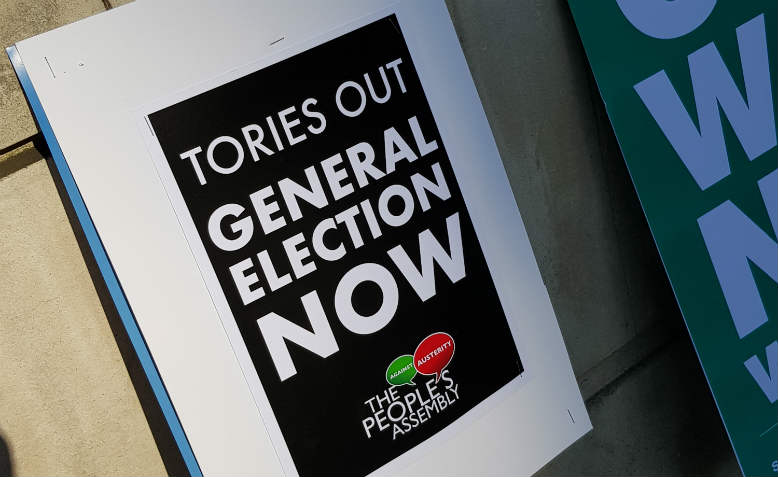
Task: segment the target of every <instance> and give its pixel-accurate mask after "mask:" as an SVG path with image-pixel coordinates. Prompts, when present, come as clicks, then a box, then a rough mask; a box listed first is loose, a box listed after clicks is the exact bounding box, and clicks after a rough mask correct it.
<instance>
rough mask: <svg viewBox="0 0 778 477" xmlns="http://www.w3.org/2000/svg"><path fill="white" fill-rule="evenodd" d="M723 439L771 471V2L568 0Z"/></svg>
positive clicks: (776, 197)
mask: <svg viewBox="0 0 778 477" xmlns="http://www.w3.org/2000/svg"><path fill="white" fill-rule="evenodd" d="M569 3H570V8H571V10H572V12H573V17H574V18H575V22H576V24H577V26H578V30H579V32H580V34H581V38H582V39H583V44H584V47H585V49H586V53H587V55H588V57H589V62H590V63H591V66H592V70H593V72H594V75H595V77H596V80H597V84H598V86H599V89H600V92H601V94H602V97H603V100H604V102H605V105H606V108H607V111H608V115H609V117H610V120H611V122H612V124H613V128H614V130H615V132H616V136H617V137H618V140H619V144H620V145H621V149H622V152H623V154H624V158H625V160H626V161H627V166H628V167H629V171H630V174H631V175H632V179H633V182H634V184H635V188H636V189H637V192H638V196H639V197H640V201H641V203H642V205H643V209H644V211H645V213H646V217H647V219H648V223H649V225H650V227H651V231H652V233H653V235H654V240H655V241H656V244H657V246H658V248H659V252H660V254H661V257H662V260H663V262H664V265H665V269H666V270H667V274H668V276H669V277H670V282H671V283H672V286H673V290H674V291H675V295H676V298H677V300H678V304H679V305H680V307H681V311H682V312H683V316H684V319H685V320H686V325H687V327H688V329H689V333H690V334H691V337H692V340H693V341H694V345H695V347H696V349H697V354H698V356H699V358H700V362H701V363H702V367H703V369H704V371H705V375H706V376H707V378H708V382H709V384H710V388H711V390H712V391H713V395H714V397H715V399H716V403H717V404H718V407H719V411H720V412H721V417H722V419H723V420H724V424H725V426H726V428H727V432H728V433H729V437H730V440H731V441H732V445H733V447H734V449H735V453H736V455H737V457H738V461H739V462H740V466H741V468H742V470H743V472H744V473H745V474H746V475H775V474H776V472H778V461H776V454H778V431H777V430H776V418H777V417H778V412H777V410H776V394H778V376H777V375H778V371H777V370H776V368H778V343H777V342H776V337H777V336H778V327H777V326H776V314H777V311H778V294H777V293H776V289H777V287H776V280H778V246H777V245H776V228H777V226H776V221H777V220H776V216H777V215H778V213H777V210H776V209H778V193H777V190H778V172H777V171H776V168H778V149H777V148H776V126H775V125H776V102H775V100H776V97H778V95H777V94H776V74H777V73H776V71H777V70H776V58H778V53H777V52H776V44H777V43H778V42H776V39H777V35H776V19H777V18H778V14H777V12H776V10H777V7H778V2H776V1H775V0H764V1H762V0H748V1H739V2H738V1H731V0H727V1H725V0H718V2H717V1H716V0H675V1H666V0H598V1H591V0H569Z"/></svg>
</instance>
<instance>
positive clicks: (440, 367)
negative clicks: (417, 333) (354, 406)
mask: <svg viewBox="0 0 778 477" xmlns="http://www.w3.org/2000/svg"><path fill="white" fill-rule="evenodd" d="M453 357H454V338H452V337H451V335H449V334H448V333H443V332H438V333H433V334H431V335H429V336H427V337H426V338H424V339H423V340H422V341H421V343H419V345H418V346H417V347H416V350H415V351H414V353H413V354H412V355H410V354H404V355H401V356H398V357H397V358H395V359H394V360H393V361H392V362H391V363H390V364H389V367H388V368H387V369H386V382H387V383H389V388H387V389H385V390H384V391H383V392H382V393H380V394H377V395H375V396H373V397H371V398H370V399H368V400H367V401H365V403H364V404H365V406H367V407H368V409H369V412H370V415H369V416H368V417H366V418H364V419H363V420H362V427H363V428H364V430H365V434H366V436H367V438H368V439H371V438H373V436H375V435H376V433H380V432H384V431H388V430H389V429H391V430H392V440H394V439H397V437H398V436H402V435H404V434H406V433H408V432H411V431H413V430H414V429H416V428H417V427H419V426H421V425H423V424H424V423H425V422H427V421H429V420H430V419H433V418H434V417H435V416H437V415H438V414H440V413H441V412H443V411H445V410H446V409H448V408H449V407H450V406H452V405H453V404H454V403H455V402H456V401H457V400H458V399H459V384H457V383H455V382H454V380H453V379H452V378H451V376H450V374H449V371H448V370H447V369H445V368H446V366H448V364H449V363H450V362H451V359H452V358H453ZM419 374H421V375H427V376H434V378H430V379H428V380H426V381H425V382H424V385H423V386H416V383H414V382H413V379H414V378H415V377H416V376H417V375H419ZM441 380H442V381H443V382H442V383H441V382H440V381H441ZM403 385H407V386H408V389H406V390H405V392H404V394H401V392H400V388H401V386H403Z"/></svg>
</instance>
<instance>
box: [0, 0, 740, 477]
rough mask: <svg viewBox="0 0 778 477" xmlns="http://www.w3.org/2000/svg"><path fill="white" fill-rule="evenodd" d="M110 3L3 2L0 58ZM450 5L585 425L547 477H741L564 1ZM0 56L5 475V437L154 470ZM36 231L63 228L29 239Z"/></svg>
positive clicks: (16, 445) (115, 466)
mask: <svg viewBox="0 0 778 477" xmlns="http://www.w3.org/2000/svg"><path fill="white" fill-rule="evenodd" d="M602 1H614V0H602ZM115 3H116V2H113V1H111V2H105V1H102V2H100V1H94V0H49V1H47V2H39V1H37V0H35V1H33V0H29V1H24V0H0V32H1V33H0V39H2V40H3V42H4V43H5V44H4V45H3V46H7V44H10V43H12V42H13V41H18V40H20V39H22V38H24V37H27V36H31V35H33V34H36V33H39V32H42V31H44V30H47V29H50V28H54V27H56V26H58V25H61V24H64V23H67V22H70V21H74V20H76V19H78V18H82V17H84V16H88V15H91V14H93V13H94V12H96V11H100V10H102V9H103V7H106V6H107V7H110V6H111V4H115ZM122 3H123V2H122ZM447 5H448V7H449V11H450V13H451V16H452V19H453V21H454V25H455V28H456V30H457V34H458V36H459V39H460V42H461V44H462V48H463V50H464V52H465V56H466V58H467V61H468V64H469V66H470V70H471V73H472V75H473V79H474V81H475V84H476V87H477V89H478V92H479V95H480V97H481V100H482V102H483V105H484V109H485V111H486V115H487V117H488V119H489V122H490V124H491V127H492V130H493V132H494V136H495V139H496V141H497V145H498V147H499V149H500V153H501V155H502V159H503V162H504V165H505V169H506V171H507V173H508V176H509V179H510V182H511V186H512V188H513V192H514V195H515V198H516V202H517V204H518V206H519V208H520V210H521V213H522V217H523V219H524V222H525V224H526V228H527V231H528V233H529V237H530V241H531V243H532V247H533V249H534V251H535V255H536V257H537V260H538V265H539V267H540V271H541V274H542V276H543V280H544V282H545V284H546V286H547V288H548V291H549V295H550V297H551V301H552V304H553V306H554V310H555V312H556V315H557V319H558V321H559V325H560V328H561V330H562V334H563V336H564V339H565V343H566V345H567V348H568V351H569V353H570V358H571V361H572V364H573V368H574V370H575V373H576V376H577V378H578V380H579V383H580V385H581V389H582V393H583V395H584V398H585V399H586V400H587V406H588V408H589V411H590V413H591V416H592V420H593V424H594V426H595V429H594V431H592V432H591V433H590V434H588V435H587V436H586V437H584V438H583V439H581V440H580V441H579V442H577V443H576V444H574V445H573V446H571V447H570V448H569V449H568V450H567V451H565V452H564V453H563V454H562V455H560V456H559V457H558V458H557V459H555V460H554V461H552V462H551V463H550V464H549V465H548V466H546V467H545V468H544V469H543V470H542V471H541V472H540V473H541V475H582V474H585V475H626V474H683V475H690V474H707V475H714V474H715V475H734V474H736V473H737V472H738V470H737V464H736V462H735V461H734V457H733V454H732V451H731V449H730V447H729V444H728V442H727V440H726V435H725V434H724V430H723V428H722V426H721V423H720V420H719V417H718V414H717V412H716V409H715V406H714V403H713V401H712V398H711V396H710V393H709V391H708V389H707V386H706V383H705V380H704V377H703V376H702V373H701V371H700V367H699V364H698V363H697V360H696V356H695V354H694V351H693V348H692V347H691V343H690V341H689V338H688V335H687V334H686V331H685V328H684V326H683V321H682V317H681V316H680V313H679V311H678V309H677V306H676V305H675V301H674V298H673V295H672V292H671V290H670V287H669V284H668V281H667V278H666V276H665V274H664V271H663V269H662V265H661V262H660V260H659V257H658V255H657V252H656V248H655V246H654V244H653V241H652V239H651V236H650V232H649V230H648V227H647V225H646V222H645V220H644V218H643V213H642V210H641V209H640V205H639V203H638V200H637V197H636V195H635V192H634V189H633V188H632V184H631V181H630V179H629V175H628V172H627V170H626V166H625V164H624V161H623V159H622V157H621V156H620V152H619V149H618V145H617V143H616V141H615V138H614V137H613V132H612V129H611V127H610V124H609V122H608V120H607V117H606V115H605V110H604V107H603V105H602V102H601V100H600V97H599V94H598V92H597V89H596V85H595V84H594V80H593V78H592V76H591V73H590V71H589V68H588V65H587V62H586V58H585V55H584V52H583V49H582V47H581V44H580V40H579V38H578V34H577V31H576V30H575V25H574V24H573V21H572V18H571V16H570V13H569V10H568V7H567V4H566V2H565V1H564V0H545V1H540V0H538V1H529V0H514V1H508V0H504V1H503V0H482V1H475V0H469V1H465V0H447ZM41 9H42V10H41ZM3 61H4V62H5V63H3V65H1V67H0V73H1V74H0V104H1V105H2V108H0V125H2V128H0V198H3V202H2V203H0V214H1V215H2V216H3V217H4V219H3V220H0V227H2V230H0V236H2V237H5V238H7V239H8V240H4V241H2V242H0V265H2V267H3V268H2V269H0V274H1V275H2V276H3V277H4V279H3V280H0V281H2V283H3V293H2V297H3V301H2V302H1V303H0V330H2V333H3V337H0V344H2V346H0V359H3V361H2V362H1V363H0V365H1V366H3V372H0V473H3V470H4V469H7V466H6V464H7V463H8V459H5V462H3V461H4V458H3V455H4V452H5V451H4V450H3V449H2V447H3V446H2V445H1V444H3V441H4V442H5V445H6V446H7V448H8V451H9V452H8V453H9V454H10V460H11V464H12V465H13V467H12V470H13V472H14V473H15V474H18V475H27V474H62V473H66V474H90V473H98V474H108V473H116V474H132V473H159V472H161V471H162V469H163V467H162V463H161V461H160V458H159V455H158V453H157V452H156V448H155V447H154V441H153V439H152V437H151V435H150V433H149V430H148V426H147V425H146V422H145V420H144V415H143V413H142V412H141V410H140V409H139V406H138V402H137V399H135V396H134V389H133V387H132V383H131V382H130V380H129V379H128V376H127V371H126V369H125V368H124V365H123V363H122V360H121V359H120V356H119V353H118V351H117V349H116V344H115V343H114V342H113V341H112V340H113V336H112V334H111V332H110V328H109V326H108V324H107V322H106V318H105V314H104V312H103V310H102V308H101V307H100V305H99V302H98V300H97V299H96V295H95V291H94V286H93V284H92V283H91V282H90V280H89V279H88V274H86V272H85V267H84V266H83V263H84V260H83V258H82V257H81V255H80V252H79V251H78V247H77V246H76V243H75V240H74V236H73V232H72V230H70V229H69V228H68V227H67V226H64V227H63V226H62V225H63V224H65V225H66V224H67V222H66V221H67V218H66V216H65V212H64V210H63V208H62V206H61V204H59V203H58V201H57V200H56V193H55V188H54V185H53V182H52V181H51V176H50V173H49V170H48V168H46V167H42V164H43V163H42V161H43V160H44V159H42V158H41V156H40V154H39V152H41V153H44V154H45V153H46V151H45V146H42V142H41V141H40V136H39V135H36V130H35V128H34V122H33V121H32V119H31V117H30V116H29V111H28V109H27V106H26V104H25V102H24V99H23V97H22V96H21V94H20V92H19V90H18V85H17V84H16V82H15V79H14V78H13V76H12V75H9V71H10V70H9V65H7V59H5V58H3ZM31 135H33V136H32V138H37V140H36V141H35V142H34V143H33V142H31V139H32V138H31ZM36 146H37V149H38V151H36ZM52 198H54V199H52ZM41 224H49V225H50V224H59V225H58V226H56V227H53V226H47V227H48V228H46V231H47V235H46V236H35V233H34V231H35V230H39V229H40V228H41V226H42V225H41ZM33 236H35V240H32V239H25V237H33ZM46 244H50V245H51V246H50V247H47V246H46ZM63 244H65V245H63ZM40 250H44V251H45V253H44V255H45V257H44V259H42V258H41V253H40ZM32 265H34V267H33V266H32ZM31 271H34V272H35V274H36V275H35V276H31V275H30V273H31ZM63 297H67V299H63ZM61 317H67V332H68V333H70V334H71V335H72V336H73V337H78V336H89V337H91V338H90V340H91V342H86V341H83V340H78V339H71V340H69V341H68V342H67V346H63V345H62V342H61V335H62V332H61V328H58V327H57V326H51V324H50V322H54V321H56V320H58V319H61ZM25 336H33V337H35V339H23V338H24V337H25ZM95 340H97V341H98V342H99V343H98V346H96V345H95V343H94V341H95ZM52 343H54V344H56V345H57V346H59V348H57V349H60V350H61V351H60V352H57V353H52V352H51V347H52ZM95 356H98V357H95ZM95 359H99V360H100V361H101V363H102V364H101V366H95V365H94V361H95ZM46 360H51V362H50V363H48V362H47V361H46ZM9 363H10V364H9ZM51 373H55V374H56V376H57V379H56V380H53V379H52V377H51V376H50V375H51ZM67 373H72V376H84V375H85V373H86V375H88V376H89V380H90V383H91V384H90V387H89V389H84V388H83V387H79V384H80V383H79V380H80V381H83V379H81V378H79V379H71V380H68V379H62V378H61V377H62V376H63V375H67ZM22 377H23V379H22ZM35 383H54V385H55V387H54V388H50V389H46V390H44V389H43V388H41V387H40V386H39V385H36V384H35ZM36 390H37V391H36ZM44 391H45V392H44ZM30 393H32V395H31V394H30ZM36 393H37V394H36ZM52 396H57V397H56V398H53V397H52ZM105 399H110V400H115V401H116V402H121V403H123V406H124V408H122V412H121V413H116V412H111V408H110V406H109V407H99V408H98V411H99V412H94V410H95V407H94V403H96V402H97V403H102V402H104V401H105ZM41 409H45V413H43V412H41ZM11 416H24V418H18V417H14V418H12V417H11ZM47 416H49V417H47ZM50 416H57V417H58V419H54V420H52V419H51V418H50ZM70 416H78V420H76V421H73V418H72V417H70ZM62 429H66V430H67V432H68V433H70V435H71V436H75V439H74V438H68V437H70V436H68V437H65V438H63V437H62V435H61V434H62V433H63V432H64V431H62ZM128 430H132V432H129V431H128ZM79 432H81V433H86V434H85V436H84V437H83V438H79V437H78V436H79V435H80V434H78V433H79ZM87 434H88V439H89V440H88V446H87V447H84V443H85V442H86V441H85V440H84V439H87V437H86V435H87ZM52 442H56V446H53V445H52ZM41 456H45V458H43V457H41ZM117 456H120V457H121V458H117Z"/></svg>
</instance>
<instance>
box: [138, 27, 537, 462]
mask: <svg viewBox="0 0 778 477" xmlns="http://www.w3.org/2000/svg"><path fill="white" fill-rule="evenodd" d="M428 87H429V88H434V87H435V86H434V85H428ZM457 120H458V121H468V118H466V117H463V118H457ZM149 121H150V123H151V125H152V127H153V131H154V133H155V134H156V137H157V140H158V141H159V144H160V146H161V148H162V151H163V152H164V155H165V158H166V160H167V164H168V165H169V167H170V170H171V172H172V175H173V177H174V178H175V181H176V184H177V186H178V189H179V191H180V194H181V196H182V197H183V200H184V202H185V204H186V207H187V209H188V212H189V215H190V216H191V220H192V222H193V223H194V226H195V228H196V229H197V232H198V234H199V240H201V241H202V244H203V246H204V248H205V251H206V253H207V258H206V257H200V258H199V259H200V260H203V261H205V263H201V264H200V266H201V268H202V267H207V266H211V267H213V270H214V272H215V274H216V277H217V278H218V282H219V285H220V288H221V290H211V294H212V295H213V294H214V293H223V294H224V295H225V297H226V300H227V303H228V304H229V309H230V311H231V314H232V317H233V318H234V320H235V322H236V324H237V327H238V329H239V330H240V334H241V336H242V339H243V342H244V343H245V346H246V348H247V350H248V353H249V355H250V357H251V360H252V364H253V367H254V369H255V370H256V373H257V374H258V376H259V378H260V381H261V383H262V386H263V388H264V391H265V393H266V395H267V398H268V400H269V403H270V406H271V408H272V411H273V413H274V415H275V418H276V420H277V422H278V424H279V426H280V429H281V432H282V434H283V439H284V441H285V444H286V446H288V449H289V452H290V453H291V456H292V459H293V461H294V464H295V466H296V468H297V470H298V472H299V473H300V474H303V475H310V474H365V473H368V472H370V471H372V470H375V469H377V468H378V467H380V466H381V465H383V464H385V463H387V462H389V461H390V460H392V459H393V458H395V457H397V456H399V455H400V454H402V453H404V452H405V451H407V450H409V449H411V448H412V447H414V446H416V445H418V444H419V443H421V442H423V441H424V440H426V439H428V438H429V437H431V436H433V435H434V434H435V433H437V432H438V431H440V430H441V429H443V428H444V427H446V426H448V425H449V424H451V423H452V422H453V421H455V420H456V419H457V418H459V417H460V416H462V415H463V414H464V413H466V412H467V411H468V410H470V409H472V408H473V407H474V406H475V405H477V404H478V403H480V402H481V401H483V400H484V399H485V398H487V397H488V396H490V395H491V394H493V393H494V392H495V391H497V390H498V389H500V388H501V387H502V386H504V385H505V384H507V383H508V382H509V381H511V380H512V379H513V378H515V377H516V376H518V375H519V374H520V373H521V372H522V371H523V366H522V363H521V361H520V359H519V355H518V352H517V349H516V346H515V344H514V341H513V338H512V336H511V332H510V329H509V327H508V323H507V321H506V317H505V314H504V312H503V309H502V306H501V304H500V300H499V298H498V296H497V292H496V290H495V286H494V283H493V281H492V277H491V275H490V273H489V270H488V268H487V265H486V261H485V259H484V256H483V253H482V251H481V247H480V245H479V241H478V237H477V236H476V234H475V231H474V229H473V225H472V222H471V219H470V216H469V214H468V211H467V206H466V204H465V201H464V200H463V198H462V194H461V192H460V190H459V186H458V185H457V180H456V177H455V176H454V172H453V170H452V167H451V164H450V162H449V157H448V155H447V152H446V146H445V144H444V143H443V141H442V140H441V137H440V134H439V132H438V129H437V126H436V122H435V117H434V116H433V114H432V112H431V111H430V107H429V105H428V103H427V100H426V97H425V94H424V91H423V89H422V85H421V83H420V81H419V78H418V76H417V72H416V69H415V67H414V63H413V60H412V58H411V56H410V53H409V51H408V48H407V46H406V43H405V40H404V38H403V35H402V32H401V28H400V25H399V23H398V21H397V19H396V17H395V16H394V15H392V16H389V17H386V18H383V19H381V20H378V21H376V22H374V23H371V24H369V25H367V26H364V27H362V28H359V29H357V30H355V31H352V32H350V33H347V34H345V35H343V36H340V37H338V38H336V39H333V40H331V41H328V42H326V43H323V44H321V45H319V46H316V47H314V48H311V49H309V50H307V51H305V52H303V53H300V54H297V55H295V56H292V57H290V58H288V59H286V60H283V61H281V62H278V63H276V64H273V65H271V66H268V67H265V68H263V69H261V70H259V71H256V72H254V73H251V74H248V75H246V76H244V77H241V78H239V79H237V80H234V81H232V82H229V83H226V84H224V85H222V86H219V87H217V88H214V89H212V90H210V91H207V92H205V93H202V94H199V95H197V96H194V97H192V98H190V99H187V100H185V101H181V102H179V103H178V104H175V105H173V106H170V107H167V108H165V109H163V110H160V111H158V112H156V113H154V114H151V115H150V116H149ZM468 160H472V161H478V160H479V158H478V157H472V158H468ZM495 205H498V204H495ZM180 213H181V211H179V214H180ZM190 240H192V237H190ZM181 319H182V320H184V319H185V317H181ZM231 319H232V318H231ZM244 366H250V365H248V364H244ZM249 371H250V370H249ZM277 444H278V443H277Z"/></svg>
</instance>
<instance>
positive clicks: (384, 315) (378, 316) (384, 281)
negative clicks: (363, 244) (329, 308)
mask: <svg viewBox="0 0 778 477" xmlns="http://www.w3.org/2000/svg"><path fill="white" fill-rule="evenodd" d="M363 282H373V283H375V284H376V285H378V286H379V287H380V288H381V295H382V298H381V306H380V307H379V308H378V311H376V312H375V313H373V314H372V315H370V316H363V315H360V314H359V313H357V311H356V310H354V304H353V302H352V300H351V297H352V295H353V294H354V289H356V287H357V286H358V285H359V284H361V283H363ZM399 301H400V292H399V290H398V289H397V282H396V281H395V279H394V277H393V276H392V274H391V273H389V270H387V269H386V268H385V267H383V266H381V265H379V264H377V263H363V264H361V265H357V266H356V267H354V268H352V269H351V270H349V271H348V272H346V274H345V275H343V278H341V280H340V282H339V283H338V287H337V289H336V290H335V312H336V313H337V315H338V319H339V320H340V322H341V323H343V326H345V327H346V328H347V329H348V330H349V331H351V332H353V333H357V334H360V335H368V334H370V333H375V332H376V331H378V330H380V329H381V328H383V327H384V326H386V325H387V324H389V322H390V321H392V318H394V314H395V312H396V311H397V304H398V303H399Z"/></svg>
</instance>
